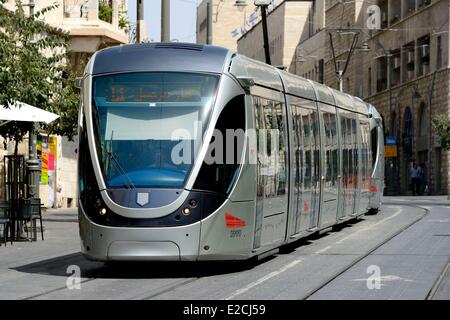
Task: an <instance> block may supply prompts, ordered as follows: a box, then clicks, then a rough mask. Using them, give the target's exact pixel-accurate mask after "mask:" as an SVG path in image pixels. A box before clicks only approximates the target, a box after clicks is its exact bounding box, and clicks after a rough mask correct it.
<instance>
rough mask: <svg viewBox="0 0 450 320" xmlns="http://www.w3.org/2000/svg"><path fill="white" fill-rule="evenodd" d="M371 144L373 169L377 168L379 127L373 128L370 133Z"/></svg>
mask: <svg viewBox="0 0 450 320" xmlns="http://www.w3.org/2000/svg"><path fill="white" fill-rule="evenodd" d="M370 142H371V145H372V167H375V162H376V160H377V156H378V153H377V149H378V127H375V128H373V129H372V130H371V131H370Z"/></svg>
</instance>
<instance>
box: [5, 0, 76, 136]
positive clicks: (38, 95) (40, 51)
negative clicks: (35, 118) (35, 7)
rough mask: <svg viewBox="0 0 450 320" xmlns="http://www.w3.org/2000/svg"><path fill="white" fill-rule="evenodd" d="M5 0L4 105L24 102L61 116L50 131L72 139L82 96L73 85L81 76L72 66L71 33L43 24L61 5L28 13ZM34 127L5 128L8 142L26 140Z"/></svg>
mask: <svg viewBox="0 0 450 320" xmlns="http://www.w3.org/2000/svg"><path fill="white" fill-rule="evenodd" d="M4 2H5V0H0V25H1V26H2V28H1V29H0V105H1V106H3V107H6V108H7V107H8V106H9V105H11V104H13V103H15V102H17V101H20V102H24V103H28V104H30V105H32V106H35V107H38V108H41V109H44V110H47V111H50V112H54V113H56V114H58V115H60V117H61V118H60V120H59V122H58V123H57V124H56V125H52V126H50V127H49V128H48V129H49V130H50V133H57V134H61V135H66V136H68V137H69V138H72V137H73V136H74V134H75V132H76V125H77V121H76V117H77V113H78V112H77V109H78V103H79V93H78V92H77V89H76V88H75V86H74V83H73V82H71V81H72V78H75V75H73V74H72V71H71V70H70V69H69V67H68V66H67V61H68V53H67V48H68V40H69V36H68V34H67V33H65V32H63V31H61V30H56V29H55V28H53V27H51V26H49V25H47V24H45V23H44V22H43V21H42V20H43V19H42V18H43V16H44V14H45V13H46V12H48V11H50V10H53V9H55V8H56V7H57V4H55V5H52V6H48V7H45V8H43V9H41V10H39V11H36V12H35V13H34V14H33V15H32V16H28V15H26V14H25V11H24V8H26V9H27V8H28V7H26V6H23V5H22V1H20V0H17V1H16V8H15V12H11V11H8V10H6V9H5V8H4V7H3V6H2V5H1V4H2V3H4ZM29 129H30V124H29V123H23V124H21V123H18V122H11V123H9V124H7V125H3V126H0V135H1V136H3V137H4V138H10V139H14V140H16V141H21V140H22V139H23V136H24V135H25V134H26V133H27V132H28V131H29Z"/></svg>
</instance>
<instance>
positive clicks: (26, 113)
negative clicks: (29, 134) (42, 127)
mask: <svg viewBox="0 0 450 320" xmlns="http://www.w3.org/2000/svg"><path fill="white" fill-rule="evenodd" d="M58 118H59V115H57V114H54V113H51V112H48V111H45V110H42V109H39V108H36V107H33V106H30V105H29V104H26V103H23V102H17V103H15V104H14V105H10V106H9V109H8V108H4V107H3V106H2V105H0V126H3V125H5V124H7V123H8V122H11V121H27V122H45V123H47V124H48V123H50V122H53V121H55V120H56V119H58Z"/></svg>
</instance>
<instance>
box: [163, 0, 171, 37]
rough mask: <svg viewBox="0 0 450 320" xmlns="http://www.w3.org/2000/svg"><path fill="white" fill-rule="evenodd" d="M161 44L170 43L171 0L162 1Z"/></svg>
mask: <svg viewBox="0 0 450 320" xmlns="http://www.w3.org/2000/svg"><path fill="white" fill-rule="evenodd" d="M161 42H170V0H161Z"/></svg>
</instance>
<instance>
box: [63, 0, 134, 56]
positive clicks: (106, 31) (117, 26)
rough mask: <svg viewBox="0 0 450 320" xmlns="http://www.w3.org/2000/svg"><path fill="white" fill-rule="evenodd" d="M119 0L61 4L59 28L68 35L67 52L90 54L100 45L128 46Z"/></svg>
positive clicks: (124, 9) (75, 0) (82, 0)
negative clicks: (125, 44) (126, 44)
mask: <svg viewBox="0 0 450 320" xmlns="http://www.w3.org/2000/svg"><path fill="white" fill-rule="evenodd" d="M119 2H122V1H119V0H112V1H108V0H64V6H63V17H62V21H61V23H60V26H61V27H62V28H64V29H66V30H67V31H68V32H69V33H70V38H71V49H72V50H73V51H75V52H94V51H96V50H98V48H99V47H100V46H101V45H106V46H112V45H119V44H122V43H128V36H127V33H126V29H125V28H126V25H124V23H123V21H122V20H123V19H124V14H125V12H126V8H120V9H121V10H119Z"/></svg>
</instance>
